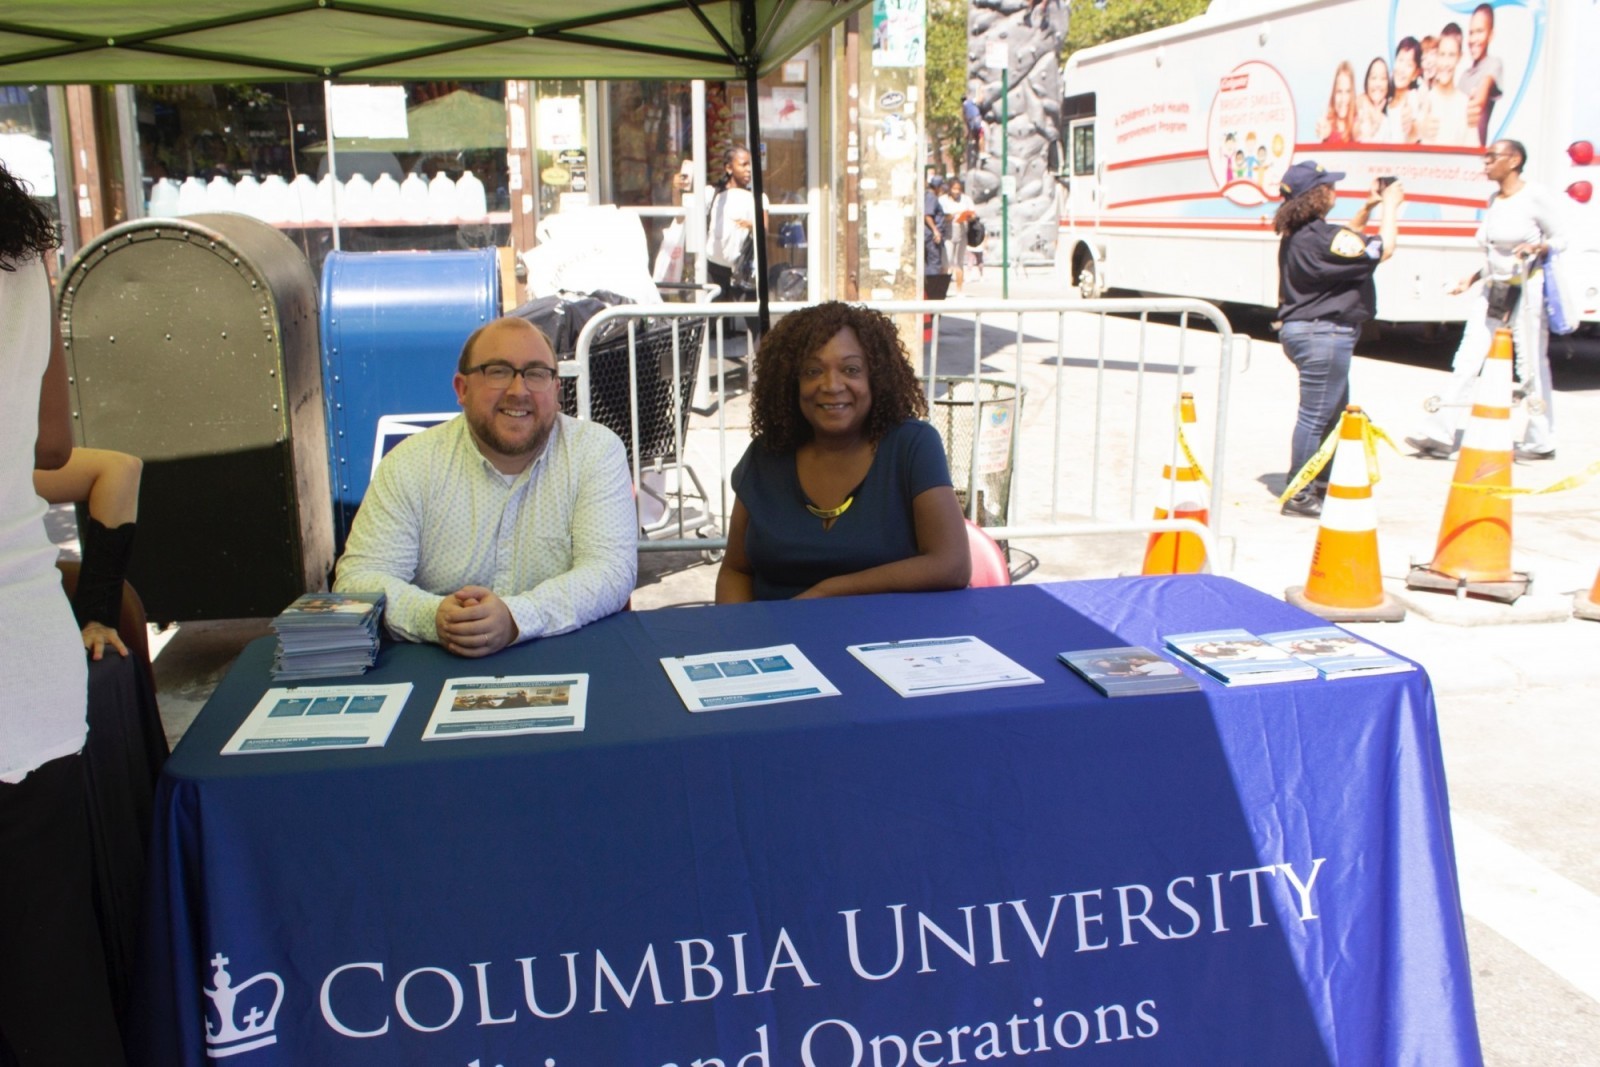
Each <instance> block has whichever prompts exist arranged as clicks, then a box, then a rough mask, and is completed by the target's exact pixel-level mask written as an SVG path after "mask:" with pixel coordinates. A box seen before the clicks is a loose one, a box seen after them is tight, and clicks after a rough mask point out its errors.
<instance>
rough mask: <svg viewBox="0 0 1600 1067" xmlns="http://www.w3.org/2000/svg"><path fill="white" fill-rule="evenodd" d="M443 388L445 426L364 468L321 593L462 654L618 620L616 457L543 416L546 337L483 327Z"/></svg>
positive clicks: (625, 486)
mask: <svg viewBox="0 0 1600 1067" xmlns="http://www.w3.org/2000/svg"><path fill="white" fill-rule="evenodd" d="M455 390H456V400H457V402H458V403H459V404H460V405H461V411H462V415H461V417H460V418H456V419H451V420H450V421H449V422H446V423H444V424H442V425H440V426H435V427H433V428H432V429H429V430H424V431H423V432H421V433H418V434H414V435H412V436H410V437H408V438H406V439H405V440H404V441H402V442H400V444H398V445H396V446H395V448H394V449H393V450H392V451H391V452H390V453H389V454H388V455H387V456H385V457H384V458H383V461H382V462H381V463H380V464H379V465H378V470H377V472H376V473H375V474H374V475H373V479H372V485H371V487H370V488H368V490H367V495H366V498H365V499H364V500H363V501H362V503H361V510H360V511H358V512H357V513H356V518H355V522H354V523H353V524H352V526H351V529H350V540H349V543H348V544H347V545H346V546H345V553H344V555H343V556H342V557H341V558H340V560H339V565H338V570H337V572H336V573H337V577H336V578H335V581H334V585H333V587H334V590H335V591H337V592H341V593H378V592H381V593H383V594H384V595H385V598H386V600H385V606H384V624H385V625H386V626H387V627H388V630H389V632H390V633H391V634H392V635H394V636H395V637H397V638H399V639H401V640H405V641H431V642H434V643H437V644H440V645H443V646H444V647H445V648H446V649H448V650H449V651H451V652H453V653H455V654H457V655H460V656H472V657H477V656H487V655H490V654H491V653H494V652H498V651H500V649H502V648H505V647H506V646H507V645H512V644H516V643H518V642H522V641H528V640H532V639H533V638H536V637H549V636H553V635H555V634H561V633H567V632H568V631H571V630H576V629H577V628H578V627H580V626H583V625H585V624H587V623H590V622H593V621H594V620H596V619H599V618H602V617H604V616H606V615H610V614H612V613H613V612H616V611H619V610H621V609H622V607H623V605H624V604H626V603H627V600H628V596H629V595H630V594H631V593H632V591H633V585H634V581H635V579H636V578H637V574H638V554H637V550H636V548H635V540H636V536H637V520H636V518H635V516H634V510H633V490H632V485H631V483H630V481H629V477H628V465H627V459H626V453H625V452H624V451H623V447H622V442H621V440H619V439H618V437H617V435H616V434H614V433H612V432H611V431H610V430H608V429H606V428H605V427H604V426H601V425H599V424H598V423H594V422H587V421H579V420H577V419H573V418H570V417H568V416H566V415H563V414H561V412H560V411H559V410H558V408H559V393H558V390H557V387H556V357H555V353H554V351H553V350H552V348H551V346H550V342H549V340H548V339H547V338H546V337H545V336H544V334H543V333H541V332H540V331H539V330H538V329H537V328H536V327H534V326H533V325H532V324H531V323H529V322H527V321H525V320H523V319H518V318H503V319H497V320H495V321H494V322H491V323H489V324H488V325H487V326H484V327H482V328H480V329H478V330H477V331H476V332H474V333H473V334H472V336H471V337H469V338H467V343H466V345H465V346H464V347H463V348H462V350H461V358H460V360H459V361H458V362H457V364H456V375H455Z"/></svg>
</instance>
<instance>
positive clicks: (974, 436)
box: [928, 377, 1022, 526]
mask: <svg viewBox="0 0 1600 1067" xmlns="http://www.w3.org/2000/svg"><path fill="white" fill-rule="evenodd" d="M1021 419H1022V397H1021V395H1020V394H1019V392H1018V389H1017V386H1016V385H1014V384H1012V383H1011V382H1006V381H1000V380H999V379H996V378H980V379H978V380H977V381H976V382H974V381H973V379H971V378H959V377H939V378H935V379H934V400H933V403H932V405H931V407H930V410H929V412H928V421H929V422H930V423H932V424H933V427H934V429H936V430H938V431H939V439H940V440H941V441H943V442H944V454H945V458H946V459H947V460H948V461H949V463H950V481H951V484H953V485H954V486H955V490H956V499H957V500H959V501H960V502H961V510H962V513H963V514H970V513H971V509H970V508H969V506H968V501H970V500H972V499H973V496H974V494H976V496H977V501H978V508H977V519H976V521H977V523H978V525H979V526H1004V525H1006V524H1007V523H1009V522H1010V521H1011V520H1010V514H1011V511H1010V509H1011V469H1012V464H1013V462H1014V461H1015V459H1016V452H1017V450H1016V433H1017V426H1018V424H1019V422H1020V421H1021Z"/></svg>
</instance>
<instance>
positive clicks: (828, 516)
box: [806, 493, 856, 522]
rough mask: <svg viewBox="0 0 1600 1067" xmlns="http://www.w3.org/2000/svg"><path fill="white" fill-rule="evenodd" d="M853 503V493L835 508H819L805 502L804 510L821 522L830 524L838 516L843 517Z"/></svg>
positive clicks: (854, 499)
mask: <svg viewBox="0 0 1600 1067" xmlns="http://www.w3.org/2000/svg"><path fill="white" fill-rule="evenodd" d="M855 502H856V495H855V494H854V493H851V494H850V495H849V496H847V497H845V498H844V503H843V504H840V505H839V506H838V507H836V508H819V507H817V506H816V505H815V504H813V503H812V502H811V501H809V500H807V501H806V510H807V511H809V512H811V514H813V515H815V516H816V517H817V518H819V519H821V520H822V521H823V522H832V521H833V520H834V519H837V518H838V517H839V516H840V515H843V514H844V513H845V512H847V511H849V510H850V505H851V504H854V503H855Z"/></svg>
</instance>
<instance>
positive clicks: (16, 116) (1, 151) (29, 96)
mask: <svg viewBox="0 0 1600 1067" xmlns="http://www.w3.org/2000/svg"><path fill="white" fill-rule="evenodd" d="M50 136H51V127H50V101H49V96H48V90H47V89H45V87H44V86H42V85H33V86H26V85H0V161H4V162H5V165H6V171H7V172H8V173H10V174H11V176H12V177H13V178H16V179H17V180H19V181H21V182H22V183H24V185H26V186H27V188H28V190H29V191H30V192H31V193H32V194H33V198H34V200H35V201H36V202H37V203H38V205H39V206H40V207H41V208H42V209H44V213H45V214H46V215H47V216H49V218H50V220H51V221H52V222H54V223H56V224H57V225H59V224H60V223H61V200H60V192H61V188H60V186H58V184H57V177H58V175H57V170H56V156H55V150H54V147H53V146H52V144H51V140H50ZM60 180H61V181H63V182H67V187H68V188H70V181H68V179H67V177H66V176H65V175H62V176H61V177H60Z"/></svg>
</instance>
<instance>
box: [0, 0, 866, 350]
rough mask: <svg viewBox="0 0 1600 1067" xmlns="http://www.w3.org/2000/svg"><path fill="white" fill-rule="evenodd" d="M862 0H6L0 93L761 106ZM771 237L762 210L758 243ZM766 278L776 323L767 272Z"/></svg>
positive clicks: (0, 12)
mask: <svg viewBox="0 0 1600 1067" xmlns="http://www.w3.org/2000/svg"><path fill="white" fill-rule="evenodd" d="M866 2H867V0H654V2H651V0H644V2H637V0H584V2H583V3H582V4H581V5H580V4H575V3H573V2H572V0H472V2H471V3H470V4H465V3H463V4H461V5H460V10H461V11H462V13H461V14H453V13H447V12H446V10H445V9H444V6H443V5H441V4H440V3H438V0H353V2H346V0H278V2H274V0H134V2H128V0H5V5H4V7H3V8H0V83H13V84H15V83H24V84H62V85H68V84H106V83H112V84H115V83H135V82H250V81H294V80H306V81H318V80H329V81H345V82H364V81H421V80H432V79H451V80H455V79H459V80H482V79H500V78H540V79H545V78H576V79H587V78H596V79H617V80H641V79H652V78H672V79H683V80H689V79H706V80H730V81H733V80H738V81H743V82H745V84H746V86H747V90H748V94H749V99H750V100H752V101H754V100H755V98H756V82H757V80H758V79H759V78H761V77H762V76H763V75H765V74H767V73H769V72H771V71H772V70H774V69H776V68H777V67H778V65H779V64H780V63H782V62H783V61H784V60H785V59H788V58H789V57H790V56H793V55H794V54H795V53H796V52H798V51H799V50H800V49H801V48H803V47H805V46H806V45H807V44H810V43H811V42H812V41H814V40H816V38H817V37H819V36H821V35H822V34H823V33H824V32H825V31H827V30H828V29H829V28H830V27H832V26H833V25H834V24H835V23H837V22H839V21H840V20H842V19H844V18H845V17H846V16H847V15H849V14H850V13H851V12H853V11H855V10H856V9H857V8H860V7H862V6H864V5H865V4H866ZM575 9H581V10H578V11H577V13H575ZM759 110H760V109H759V108H756V107H751V108H749V116H750V136H749V143H750V144H751V145H752V146H755V145H759V144H760V143H761V131H760V120H759ZM754 155H755V157H756V159H757V161H759V159H760V153H759V152H756V153H754ZM754 193H755V196H756V199H757V202H759V201H760V199H761V196H762V175H761V170H760V168H759V166H758V167H757V168H756V172H755V189H754ZM765 229H766V227H765V224H764V221H763V218H762V213H761V212H759V211H758V212H756V248H757V249H765V247H766V233H765ZM757 283H758V286H759V300H760V302H761V308H762V314H761V319H762V324H763V326H765V325H766V318H767V315H766V306H767V279H766V271H765V270H762V271H758V273H757Z"/></svg>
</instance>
